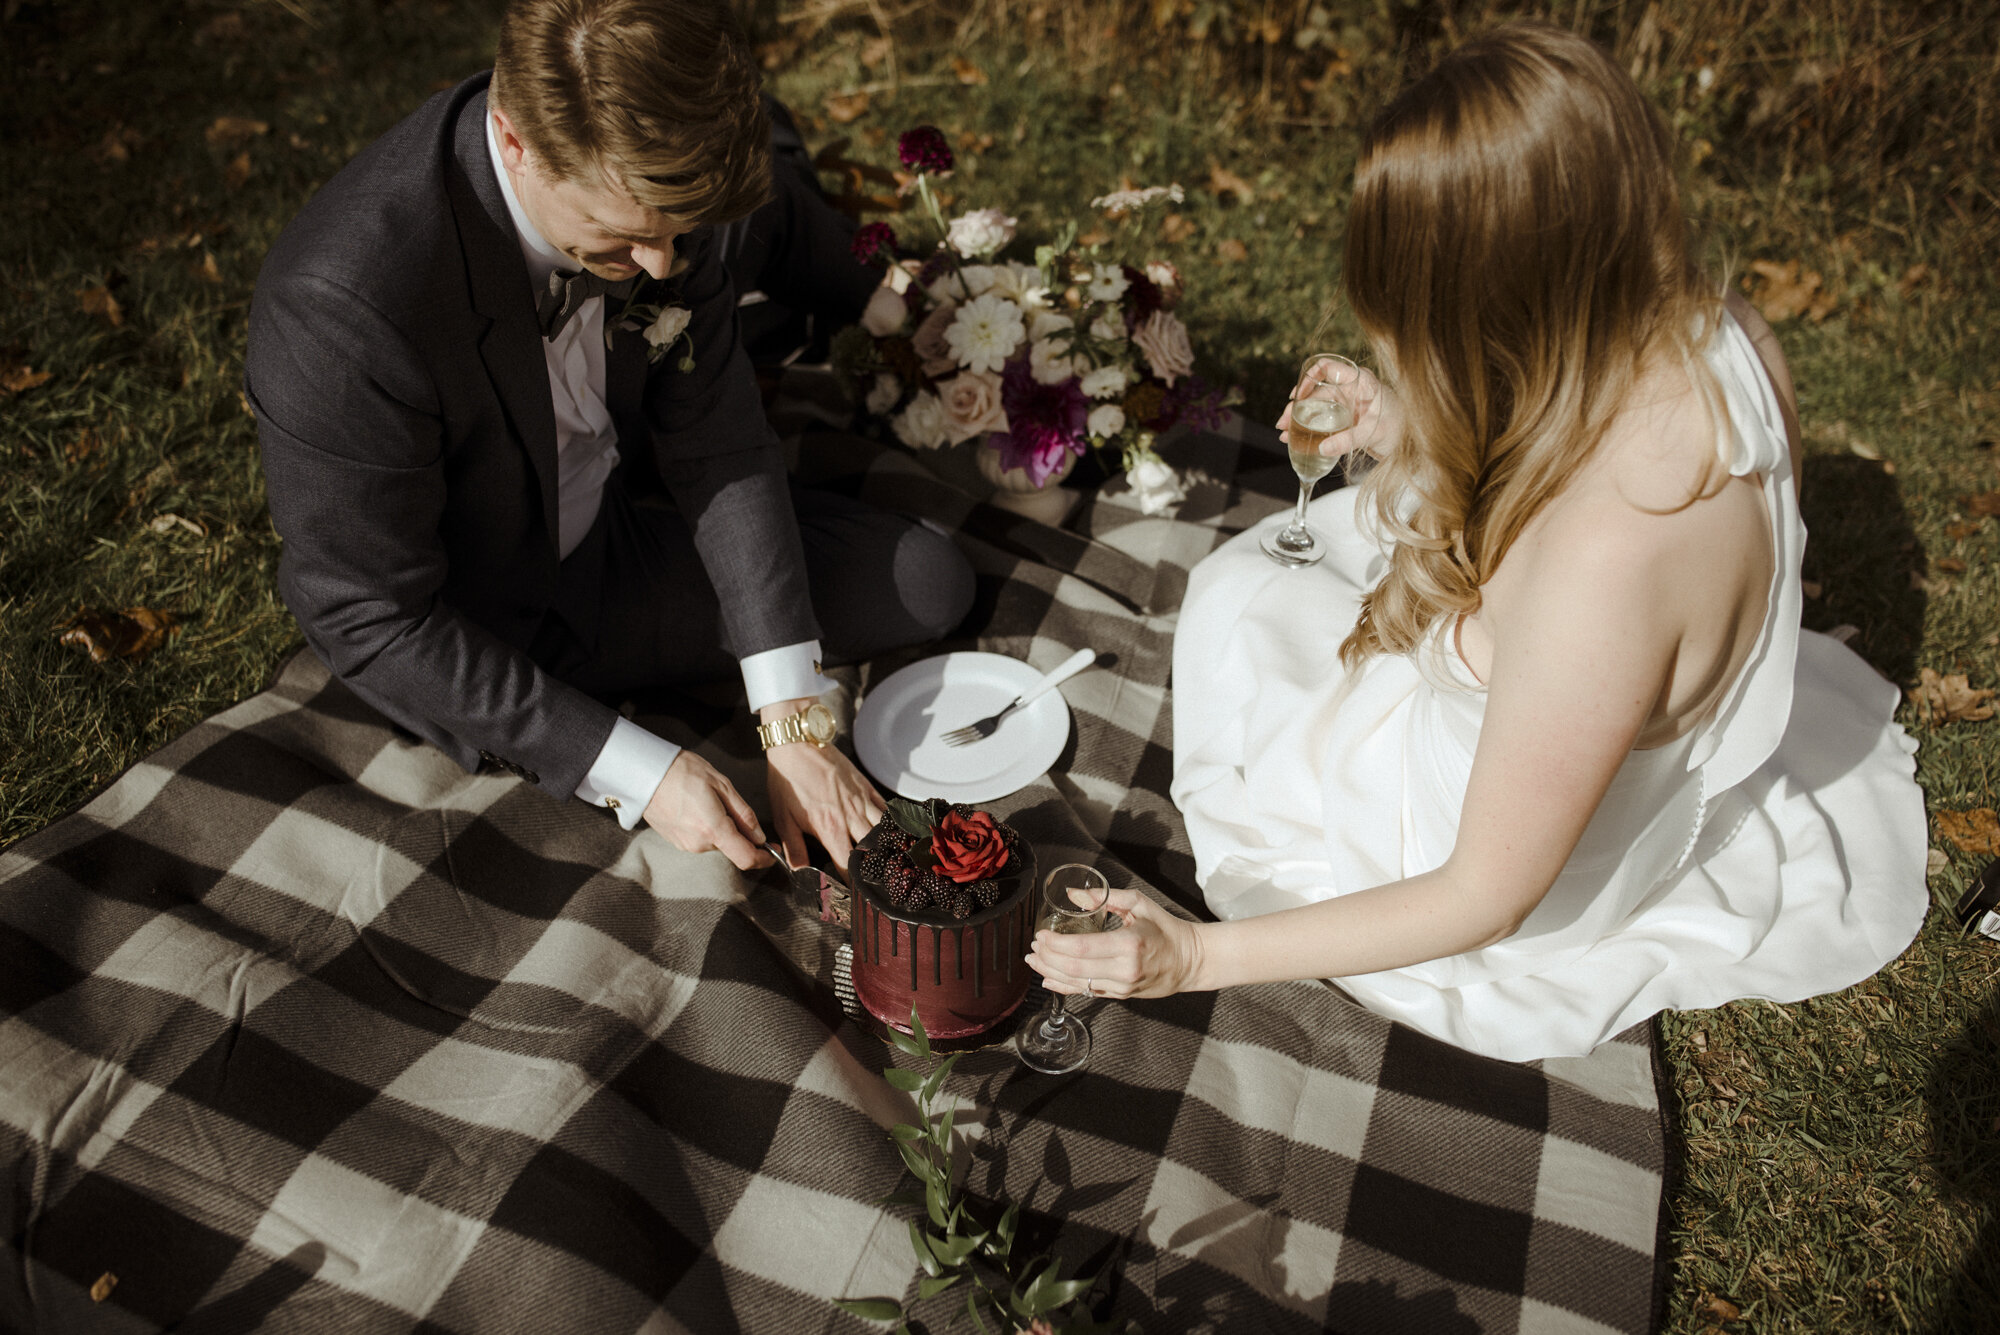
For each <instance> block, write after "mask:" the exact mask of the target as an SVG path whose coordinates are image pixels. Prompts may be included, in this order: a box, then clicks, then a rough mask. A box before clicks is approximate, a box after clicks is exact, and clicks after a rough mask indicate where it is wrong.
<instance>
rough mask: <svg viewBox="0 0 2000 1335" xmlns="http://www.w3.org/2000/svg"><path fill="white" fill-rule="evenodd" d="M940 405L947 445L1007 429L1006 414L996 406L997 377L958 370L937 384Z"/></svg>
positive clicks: (997, 402)
mask: <svg viewBox="0 0 2000 1335" xmlns="http://www.w3.org/2000/svg"><path fill="white" fill-rule="evenodd" d="M937 392H938V400H939V402H941V403H943V404H944V420H945V427H946V429H947V430H948V431H949V432H950V433H951V443H952V444H954V445H956V444H958V442H960V441H962V440H970V439H972V438H973V437H974V436H980V435H984V434H985V433H987V432H988V431H1005V430H1006V429H1007V411H1006V409H1004V408H1002V407H1001V406H1000V377H999V376H997V375H992V374H990V373H988V372H985V371H961V372H959V373H958V374H957V375H955V376H953V377H952V378H951V379H949V380H946V381H944V382H942V383H941V384H939V385H938V387H937Z"/></svg>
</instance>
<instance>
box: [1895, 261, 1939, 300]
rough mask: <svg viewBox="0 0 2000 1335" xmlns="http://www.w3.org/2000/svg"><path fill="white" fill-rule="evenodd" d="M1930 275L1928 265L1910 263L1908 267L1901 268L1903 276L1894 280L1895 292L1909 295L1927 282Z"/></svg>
mask: <svg viewBox="0 0 2000 1335" xmlns="http://www.w3.org/2000/svg"><path fill="white" fill-rule="evenodd" d="M1930 276H1931V266H1930V265H1928V264H1912V265H1911V266H1910V267H1909V268H1907V269H1905V270H1903V276H1902V277H1901V278H1900V279H1898V280H1897V281H1896V292H1897V294H1898V295H1900V296H1905V297H1907V296H1909V295H1910V293H1912V292H1914V291H1916V290H1917V289H1918V288H1919V287H1921V286H1923V285H1924V284H1925V283H1927V282H1929V281H1930Z"/></svg>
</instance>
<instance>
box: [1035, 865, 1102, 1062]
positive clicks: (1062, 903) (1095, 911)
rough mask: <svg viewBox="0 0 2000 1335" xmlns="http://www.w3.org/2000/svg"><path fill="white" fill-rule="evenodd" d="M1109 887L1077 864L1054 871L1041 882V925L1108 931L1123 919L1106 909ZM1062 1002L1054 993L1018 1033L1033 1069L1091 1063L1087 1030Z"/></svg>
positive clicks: (1093, 870) (1059, 929) (1051, 928)
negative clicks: (1038, 1012)
mask: <svg viewBox="0 0 2000 1335" xmlns="http://www.w3.org/2000/svg"><path fill="white" fill-rule="evenodd" d="M1110 896H1111V883H1110V882H1109V881H1107V880H1105V879H1104V873H1103V872H1101V871H1098V870H1097V869H1096V868H1095V867H1087V866H1085V865H1083V864H1082V863H1080V862H1070V863H1065V864H1064V865H1062V866H1060V867H1057V868H1056V869H1055V870H1054V871H1052V872H1050V873H1049V877H1048V879H1047V880H1046V881H1044V882H1042V907H1041V913H1040V914H1039V915H1038V921H1039V924H1040V925H1041V926H1042V927H1045V928H1047V929H1048V930H1049V931H1051V932H1060V933H1063V934H1065V935H1067V934H1070V933H1077V932H1108V931H1111V930H1112V929H1113V928H1115V927H1118V926H1120V925H1122V924H1123V922H1124V919H1122V918H1120V917H1119V916H1118V915H1117V914H1116V913H1113V912H1112V911H1111V910H1110V909H1109V908H1107V907H1105V905H1106V902H1107V901H1108V900H1109V898H1110ZM1065 1000H1066V998H1065V997H1064V996H1063V994H1062V993H1060V992H1058V993H1056V994H1054V996H1053V997H1052V998H1051V1000H1050V1001H1049V1008H1048V1009H1047V1010H1045V1011H1043V1012H1042V1013H1041V1014H1040V1015H1038V1016H1036V1017H1035V1018H1034V1019H1033V1020H1031V1021H1030V1022H1029V1023H1028V1025H1027V1027H1026V1028H1024V1029H1023V1030H1022V1031H1021V1060H1022V1061H1024V1062H1026V1063H1027V1064H1028V1065H1029V1066H1032V1067H1033V1068H1034V1069H1035V1070H1037V1071H1044V1072H1047V1073H1048V1074H1050V1075H1061V1074H1063V1073H1064V1072H1066V1071H1074V1070H1076V1069H1077V1068H1078V1067H1080V1066H1082V1065H1083V1064H1084V1063H1085V1062H1086V1061H1089V1060H1090V1026H1089V1025H1087V1024H1085V1023H1084V1022H1083V1021H1082V1020H1080V1019H1078V1018H1077V1017H1076V1016H1074V1015H1071V1014H1070V1013H1069V1012H1068V1011H1067V1010H1065V1009H1064V1007H1063V1002H1064V1001H1065Z"/></svg>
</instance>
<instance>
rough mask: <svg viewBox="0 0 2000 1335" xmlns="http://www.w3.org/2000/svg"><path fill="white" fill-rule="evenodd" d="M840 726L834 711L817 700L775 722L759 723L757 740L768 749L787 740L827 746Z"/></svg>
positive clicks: (781, 744)
mask: <svg viewBox="0 0 2000 1335" xmlns="http://www.w3.org/2000/svg"><path fill="white" fill-rule="evenodd" d="M838 731H839V728H838V727H837V725H836V724H835V723H834V721H833V711H832V710H830V709H828V708H827V707H826V706H825V705H823V704H820V703H819V702H818V701H817V700H815V701H814V702H813V703H812V704H809V705H807V706H806V707H805V708H804V709H801V710H800V711H799V712H798V713H796V714H787V715H785V716H784V717H783V718H781V719H779V720H778V721H777V722H775V723H759V724H758V725H757V740H758V741H760V742H762V743H763V744H764V749H765V750H766V751H768V750H770V749H771V748H772V747H774V746H783V745H784V744H785V743H787V742H811V743H812V744H813V745H814V746H821V747H823V746H825V745H826V744H827V743H828V742H830V741H832V740H833V738H834V735H835V733H837V732H838Z"/></svg>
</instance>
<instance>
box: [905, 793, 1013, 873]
mask: <svg viewBox="0 0 2000 1335" xmlns="http://www.w3.org/2000/svg"><path fill="white" fill-rule="evenodd" d="M939 805H940V804H939V803H937V801H936V799H932V800H931V801H929V802H908V801H905V800H903V799H902V798H900V797H892V798H890V799H889V815H890V818H891V819H893V820H894V821H895V822H896V825H897V828H899V829H901V830H902V831H903V833H905V834H907V835H909V836H910V837H911V839H912V840H914V841H915V842H913V843H912V844H911V845H910V846H909V848H908V849H907V850H905V856H906V857H908V858H909V860H910V863H911V865H913V866H917V867H928V868H931V869H933V870H935V871H936V872H937V874H938V875H940V876H944V877H949V878H950V879H951V880H953V881H956V882H957V883H958V884H960V885H964V884H965V883H966V882H968V881H978V880H983V879H985V878H986V877H990V876H993V875H995V874H997V873H999V872H1001V871H1004V870H1005V869H1006V867H1007V859H1008V853H1007V844H1006V841H1005V840H1004V839H1003V838H1002V837H1001V834H1000V827H999V826H998V825H997V824H995V823H994V820H993V817H991V816H989V815H988V814H986V813H985V812H984V811H954V810H951V809H949V808H947V809H945V810H944V811H943V812H942V813H940V812H939V810H938V807H939Z"/></svg>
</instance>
